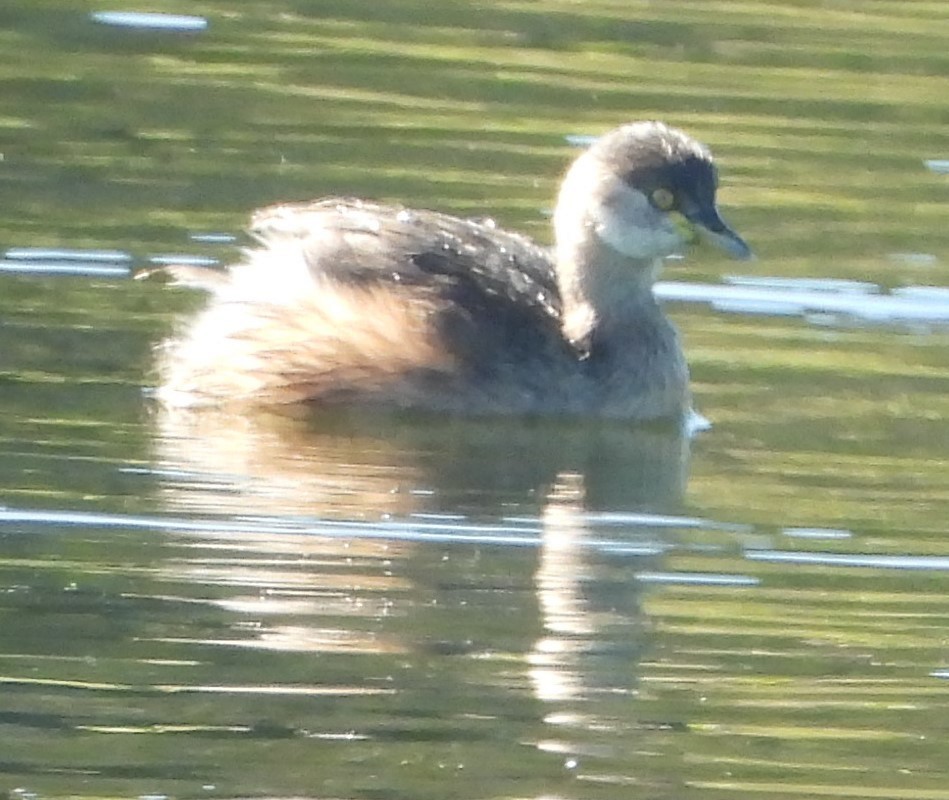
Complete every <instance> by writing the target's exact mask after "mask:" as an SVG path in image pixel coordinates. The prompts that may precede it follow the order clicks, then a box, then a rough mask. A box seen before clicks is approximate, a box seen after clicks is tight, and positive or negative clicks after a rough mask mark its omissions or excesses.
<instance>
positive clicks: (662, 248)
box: [593, 180, 683, 259]
mask: <svg viewBox="0 0 949 800" xmlns="http://www.w3.org/2000/svg"><path fill="white" fill-rule="evenodd" d="M593 219H594V230H595V231H596V234H597V236H599V237H600V239H601V240H602V241H603V242H605V243H606V244H608V245H609V246H610V247H612V248H613V249H614V250H616V251H617V252H620V253H622V254H623V255H625V256H629V257H630V258H636V259H654V258H664V257H665V256H669V255H672V254H673V253H678V252H679V251H680V250H681V248H682V243H683V241H682V237H681V236H680V235H679V231H678V230H677V228H676V226H675V223H673V221H672V220H671V219H669V217H668V215H666V214H664V213H662V212H661V211H659V210H658V209H656V208H654V207H653V205H652V204H651V203H650V202H649V200H648V199H647V198H646V196H645V195H644V194H642V192H637V191H636V190H635V189H631V188H630V187H629V186H627V185H626V184H625V183H623V182H622V181H619V180H614V182H613V186H611V187H610V190H609V191H608V192H607V193H606V194H605V195H604V197H603V200H602V202H601V203H599V204H598V205H597V206H596V207H595V208H594V209H593Z"/></svg>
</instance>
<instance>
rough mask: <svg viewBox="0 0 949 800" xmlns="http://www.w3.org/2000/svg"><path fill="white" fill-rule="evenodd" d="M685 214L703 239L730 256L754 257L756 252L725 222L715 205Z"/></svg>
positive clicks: (742, 258)
mask: <svg viewBox="0 0 949 800" xmlns="http://www.w3.org/2000/svg"><path fill="white" fill-rule="evenodd" d="M684 216H685V218H686V219H687V220H688V221H689V222H691V223H692V225H693V227H694V228H695V230H696V231H697V232H698V233H699V235H700V236H701V237H702V238H703V239H705V240H707V241H709V242H711V243H712V244H714V245H715V246H716V247H719V248H721V249H722V250H724V251H725V252H726V253H728V254H729V255H730V256H733V257H734V258H737V259H740V260H741V261H748V260H749V259H752V258H754V253H753V252H752V251H751V248H750V247H749V246H748V244H747V242H745V240H744V239H742V238H741V237H740V236H739V235H738V234H737V233H735V231H733V230H732V229H731V228H729V227H728V225H726V224H725V220H723V219H722V218H721V216H720V215H719V213H718V209H717V208H715V206H709V207H707V208H696V209H694V210H692V211H688V212H684Z"/></svg>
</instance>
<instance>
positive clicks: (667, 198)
mask: <svg viewBox="0 0 949 800" xmlns="http://www.w3.org/2000/svg"><path fill="white" fill-rule="evenodd" d="M652 204H653V205H654V206H655V207H656V208H658V209H659V210H660V211H671V210H672V209H673V208H674V207H675V204H676V199H675V197H674V196H673V194H672V192H670V191H669V190H668V189H656V190H655V191H653V193H652Z"/></svg>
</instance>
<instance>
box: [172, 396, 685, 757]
mask: <svg viewBox="0 0 949 800" xmlns="http://www.w3.org/2000/svg"><path fill="white" fill-rule="evenodd" d="M156 421H157V432H158V434H157V436H156V442H155V444H156V453H155V461H156V467H157V469H158V471H159V473H160V474H161V475H164V476H165V478H164V479H163V486H162V489H161V491H162V493H163V499H164V503H165V504H166V506H167V507H168V508H169V509H173V510H175V511H176V512H177V513H190V514H207V513H214V514H224V515H228V516H234V517H247V516H253V517H254V518H260V519H266V520H268V521H269V522H270V523H271V524H278V523H281V522H286V523H290V522H292V521H294V520H297V521H299V520H300V519H306V520H320V521H324V522H327V523H331V522H332V521H359V522H362V523H364V524H363V525H362V526H356V527H354V528H353V530H352V533H351V534H348V533H345V531H344V535H339V531H337V532H336V534H335V535H333V536H328V537H324V536H319V535H317V536H312V537H311V536H301V535H296V536H293V537H291V538H288V537H287V536H282V535H275V534H273V533H262V534H261V535H259V536H258V537H256V539H255V547H256V548H258V550H259V551H263V552H265V553H266V551H267V548H268V547H272V548H273V551H272V555H276V554H277V553H279V552H280V551H281V549H283V550H286V549H287V548H290V549H293V548H295V549H296V552H307V551H308V549H309V550H311V551H312V552H313V553H317V554H318V555H319V556H320V559H321V560H322V561H323V562H326V561H327V560H328V559H332V558H333V557H334V555H335V556H336V558H337V559H339V560H340V561H347V562H348V563H351V561H352V559H354V558H357V559H361V563H362V568H361V569H362V574H361V575H360V576H359V578H358V580H354V582H353V585H354V586H355V585H356V584H358V585H359V586H360V587H361V588H360V591H362V592H363V597H362V602H363V605H364V607H365V609H366V613H367V614H371V615H374V616H375V620H376V623H380V621H381V620H382V616H383V614H384V613H385V614H386V615H388V616H389V617H390V618H389V619H388V620H385V621H382V622H381V624H377V625H376V627H375V630H374V632H373V636H372V639H371V642H370V641H361V640H359V641H357V642H356V643H355V644H351V647H355V648H356V649H362V647H366V648H369V649H373V648H378V649H380V650H385V651H387V652H393V651H398V652H410V651H413V650H418V649H419V648H423V649H424V648H425V647H426V642H425V641H424V640H425V638H426V637H429V639H430V641H429V642H428V644H431V643H432V642H436V643H437V645H438V646H441V645H442V644H443V643H444V630H445V627H446V626H445V625H444V621H442V623H440V625H441V627H440V628H439V630H437V631H436V630H435V626H434V623H431V625H432V626H431V627H428V625H429V623H426V622H425V616H424V615H425V614H426V613H428V612H427V611H426V610H425V606H424V604H421V603H412V602H411V601H409V599H408V598H409V597H410V596H412V593H413V592H414V593H416V594H420V593H425V592H428V593H429V596H431V593H432V592H433V591H435V589H433V586H436V585H437V584H438V583H439V582H440V581H443V582H444V584H445V585H447V584H453V585H455V586H458V585H461V584H463V585H465V586H469V587H470V586H482V585H484V584H485V583H486V581H487V580H488V579H487V578H485V576H484V575H481V574H465V575H459V574H458V573H457V570H459V569H469V570H473V571H475V572H477V570H478V569H479V566H480V567H481V568H483V564H484V562H483V561H482V560H480V559H471V560H465V559H454V560H453V561H452V563H440V561H439V559H438V558H437V557H434V556H433V554H432V553H431V552H426V550H428V551H430V550H431V549H432V546H431V545H430V544H429V543H430V542H431V539H423V538H419V539H417V540H416V539H413V538H412V537H411V536H404V537H401V536H400V537H394V538H392V539H388V538H387V536H386V534H385V529H384V526H385V525H386V524H390V523H391V522H392V521H400V520H401V521H404V522H406V523H408V524H406V525H405V526H404V527H403V528H399V530H401V531H406V530H411V528H412V524H413V523H414V522H419V523H422V522H425V521H432V520H435V521H440V523H442V524H441V527H440V528H439V530H442V531H443V532H444V533H445V538H444V539H443V540H442V541H440V542H439V543H438V544H437V545H435V546H434V547H435V548H436V549H437V548H438V547H442V548H444V547H450V546H451V545H452V543H453V539H452V525H455V524H457V530H458V532H459V534H464V533H465V532H466V530H472V529H477V530H478V531H479V532H480V533H483V534H484V535H485V536H487V537H488V541H489V542H490V536H491V532H492V530H493V529H495V528H496V530H497V531H498V534H499V541H498V543H499V545H503V538H502V537H503V536H504V535H505V534H506V532H509V531H510V530H511V528H512V526H513V527H515V528H516V527H517V526H518V525H522V526H523V530H524V531H525V532H526V533H527V534H529V535H533V536H535V537H536V542H535V544H536V545H537V552H538V555H537V557H536V559H535V560H534V561H533V562H531V560H530V559H529V558H522V559H517V560H508V561H506V562H505V568H506V569H507V568H510V567H509V565H510V564H515V565H520V564H525V565H530V564H531V563H533V576H531V575H529V574H526V573H525V574H524V575H523V576H516V577H517V578H520V579H521V580H520V581H518V583H519V584H523V585H533V587H534V594H535V598H536V609H537V611H536V613H538V614H539V619H536V620H534V623H533V624H532V625H531V627H530V629H529V630H523V631H511V632H508V633H509V635H510V637H511V639H512V640H513V641H517V642H519V643H520V644H519V645H518V646H519V647H520V648H521V652H520V653H519V655H520V656H521V657H523V658H524V659H525V662H526V673H525V674H524V679H525V680H526V681H527V682H528V685H529V686H530V687H532V692H533V694H534V697H535V698H536V699H537V700H538V701H539V702H541V704H542V706H543V711H542V713H541V716H540V718H539V719H538V720H537V723H538V728H537V730H535V732H534V733H535V734H536V741H537V742H538V745H539V746H540V747H541V748H542V749H544V750H550V751H555V752H557V753H563V754H565V755H566V754H568V753H569V754H574V755H576V756H577V757H582V756H584V755H586V756H594V757H606V758H609V754H610V752H611V751H612V750H613V749H614V748H615V747H616V746H617V745H616V743H615V741H614V739H615V737H616V735H617V733H620V732H621V731H622V730H626V731H627V732H634V731H635V730H636V728H637V725H638V724H639V723H638V720H637V719H636V713H635V695H636V689H637V674H638V668H637V665H638V663H639V661H640V659H641V657H642V653H643V651H644V649H645V648H646V647H648V638H649V624H648V620H647V619H646V618H645V616H644V614H643V611H642V607H641V597H640V591H639V585H638V583H637V581H636V580H635V574H636V572H637V571H639V570H642V569H644V568H647V567H654V566H655V562H656V560H657V559H659V558H661V557H662V556H661V554H662V550H663V544H664V539H663V536H664V535H665V533H664V530H663V529H660V528H655V527H652V526H651V525H649V522H648V520H649V518H650V516H649V515H656V514H659V515H661V514H675V513H677V512H678V511H679V510H680V503H681V499H682V495H683V489H684V485H685V480H686V474H687V464H688V440H687V438H686V437H685V436H683V435H680V433H679V432H678V431H676V430H667V429H658V428H656V429H636V428H633V427H631V426H628V425H625V424H615V423H604V422H587V421H564V420H556V421H552V420H540V419H529V420H524V419H492V420H484V419H480V420H459V419H447V418H439V417H406V416H402V415H391V414H390V415H368V414H356V413H346V412H333V413H324V414H321V415H319V416H318V417H311V418H309V419H306V420H303V419H293V418H287V417H280V416H261V415H255V416H235V415H231V414H223V413H215V412H201V413H197V414H194V413H188V414H180V413H174V412H168V411H161V412H157V417H156ZM637 515H642V516H641V517H637ZM376 526H378V528H377V527H376ZM466 526H467V527H466ZM421 527H424V526H421ZM316 530H317V531H318V530H319V529H318V528H317V529H316ZM361 531H362V532H369V531H373V535H371V536H366V535H361ZM222 536H223V537H226V534H222ZM457 541H458V542H464V541H465V539H464V536H463V535H459V538H458V539H457ZM480 541H481V542H484V540H483V539H482V540H480ZM373 563H377V564H378V565H380V566H379V569H378V570H377V571H376V573H377V574H376V580H377V581H378V582H379V586H380V587H381V589H380V591H381V594H384V595H386V597H387V598H389V599H390V601H391V598H392V597H393V596H394V597H396V600H395V602H394V604H393V603H392V602H389V603H388V604H387V606H388V607H387V609H386V610H385V611H383V609H382V604H379V605H374V604H373V603H368V604H366V603H365V602H364V601H365V596H364V590H365V587H366V586H367V585H371V581H369V582H368V583H367V578H368V577H369V575H368V573H369V572H372V569H373V568H372V564H373ZM462 563H464V564H465V565H466V566H461V564H462ZM413 564H414V565H413ZM381 565H385V566H381ZM393 565H395V566H393ZM245 568H247V569H249V568H252V565H251V564H250V563H248V564H247V565H246V566H245ZM528 568H530V567H529V566H528ZM443 570H448V571H449V572H444V571H443ZM439 572H440V573H441V576H440V577H439V576H438V575H437V573H439ZM327 574H328V573H326V572H324V573H323V574H322V575H317V574H315V573H310V574H308V575H306V577H307V579H310V580H314V581H317V582H319V581H326V580H327ZM449 574H450V577H449ZM301 577H304V576H302V575H299V574H298V575H297V579H300V578H301ZM338 577H339V576H338V575H337V578H338ZM242 582H243V583H246V576H245V580H244V581H242ZM304 588H305V587H302V586H297V587H295V589H296V590H297V597H298V598H299V590H302V589H304ZM309 588H310V589H311V590H319V589H323V590H325V589H326V586H325V585H324V586H311V587H309ZM334 588H335V589H336V590H340V591H342V586H341V584H340V583H339V582H338V581H337V583H336V584H335V586H334ZM353 592H355V590H353ZM331 596H332V593H326V592H325V591H324V592H323V593H322V595H321V597H322V600H321V601H320V602H324V603H325V602H329V600H328V598H329V597H331ZM400 596H401V597H403V598H404V599H405V609H408V610H407V611H406V610H405V609H399V608H397V607H396V608H393V607H392V606H393V605H395V606H398V605H399V600H398V597H400ZM482 597H483V595H482ZM337 599H338V597H337ZM350 599H352V598H350ZM314 602H316V601H314ZM484 602H488V603H492V602H493V603H496V604H497V610H496V611H495V612H491V613H492V614H493V615H494V616H495V617H497V618H501V619H503V618H504V617H505V612H504V611H502V610H501V609H502V608H504V607H505V604H507V603H510V598H504V597H496V598H494V599H488V600H485V601H484ZM337 605H340V606H341V605H342V604H341V603H337ZM350 605H351V606H353V605H355V604H354V603H351V604H350ZM446 605H450V604H448V603H443V604H442V608H443V609H444V607H445V606H446ZM324 610H325V611H327V612H331V611H332V609H324ZM443 613H444V612H443ZM463 613H471V612H470V611H469V612H463ZM405 614H409V615H417V614H421V615H422V620H421V621H419V620H418V619H416V621H415V624H413V625H411V626H410V625H407V624H399V623H398V622H397V619H398V618H399V617H400V616H403V615H405ZM517 617H518V619H519V620H521V623H520V624H523V619H524V616H523V615H517ZM296 623H297V624H296V627H295V628H294V633H293V634H292V635H283V636H281V635H280V632H279V631H278V632H273V631H271V635H272V641H274V640H275V641H277V642H283V643H284V645H285V646H287V647H291V646H293V645H292V641H294V640H296V641H301V637H302V641H304V642H309V645H310V646H311V647H312V648H313V649H317V650H321V649H325V648H328V647H334V648H337V647H339V636H340V635H342V634H341V632H340V631H339V624H338V620H336V628H335V633H334V636H336V637H337V638H336V639H335V640H334V641H333V642H331V641H329V640H328V639H327V640H326V641H324V639H326V637H320V636H314V634H313V632H309V633H307V632H302V633H301V632H300V630H299V620H297V621H296ZM511 624H514V623H513V622H512V623H511ZM466 626H467V623H466V622H465V621H464V620H461V621H458V620H456V623H455V627H456V628H458V629H460V628H462V627H466ZM357 627H358V626H357ZM538 630H541V631H542V632H541V633H540V634H539V635H538V633H537V631H538ZM410 631H411V633H409V632H410ZM353 635H354V636H355V635H356V632H355V631H354V632H353ZM457 635H458V636H459V637H461V638H462V639H463V640H464V641H467V640H466V639H464V637H465V636H467V635H469V632H467V631H462V632H461V633H459V634H457ZM294 637H296V639H294ZM464 650H465V648H464V646H461V647H454V648H452V649H450V650H449V651H448V652H452V653H454V654H455V655H457V654H458V653H459V652H461V653H463V652H464ZM449 691H450V689H449ZM625 746H628V743H627V745H625ZM594 760H595V759H594Z"/></svg>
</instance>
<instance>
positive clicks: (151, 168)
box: [0, 0, 949, 800]
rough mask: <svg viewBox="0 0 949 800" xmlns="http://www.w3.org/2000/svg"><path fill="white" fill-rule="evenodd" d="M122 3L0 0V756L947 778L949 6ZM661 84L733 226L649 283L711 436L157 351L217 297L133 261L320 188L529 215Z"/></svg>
mask: <svg viewBox="0 0 949 800" xmlns="http://www.w3.org/2000/svg"><path fill="white" fill-rule="evenodd" d="M106 10H112V11H115V10H123V9H121V8H120V7H117V6H112V7H111V8H110V7H107V6H105V5H103V6H94V5H91V4H89V3H85V2H71V3H70V2H65V0H58V1H53V0H48V1H47V0H6V1H5V3H4V4H3V6H2V8H0V209H2V212H0V248H2V251H3V252H4V253H5V257H4V258H3V259H2V260H0V270H2V271H0V789H2V790H6V791H7V792H8V793H10V795H11V796H13V797H18V798H30V797H33V796H39V797H42V798H46V797H63V798H65V797H83V798H98V797H103V798H105V797H108V798H117V797H122V798H125V797H150V798H160V797H165V796H168V797H180V798H189V797H208V798H216V797H313V798H365V799H375V798H407V799H408V798H411V800H426V798H432V800H435V799H436V798H437V799H438V800H445V798H489V797H490V798H502V797H508V798H524V797H537V798H623V799H624V800H628V799H629V798H631V797H632V798H639V797H642V798H658V797H661V798H681V797H685V796H701V797H710V798H726V797H727V798H735V797H754V798H759V797H760V798H791V797H794V798H800V797H861V798H863V797H873V798H922V799H925V800H931V799H932V798H949V788H947V787H949V744H947V740H949V682H947V680H949V531H947V523H946V520H947V517H949V455H947V454H949V430H947V425H946V420H947V418H949V350H947V345H949V335H947V328H946V320H947V319H949V296H947V295H949V292H947V289H946V288H944V287H949V266H947V254H949V225H946V209H947V206H946V202H947V199H949V184H947V180H949V177H947V174H946V173H947V171H949V126H947V123H949V103H947V97H949V80H947V78H949V55H947V49H946V42H947V41H949V5H946V4H945V3H942V2H913V1H910V0H903V1H902V2H895V1H894V2H886V1H885V0H876V1H875V2H857V0H837V1H836V2H817V1H816V0H809V1H805V0H797V1H796V2H794V1H788V2H751V0H748V1H747V2H732V3H725V2H716V1H713V0H709V2H704V1H703V0H691V2H685V1H684V0H681V1H679V2H675V1H673V0H670V1H669V2H661V3H659V2H633V1H632V0H625V1H624V2H607V1H606V0H604V1H603V2H585V3H576V2H567V1H566V0H563V1H557V0H551V2H543V3H540V2H526V1H525V2H482V3H478V4H468V3H460V2H445V3H413V2H405V1H404V0H395V1H394V2H385V3H380V2H361V1H359V0H357V1H356V2H345V3H343V2H320V1H319V0H274V1H273V2H236V0H230V1H229V2H223V1H222V2H191V3H176V2H166V3H160V4H153V6H152V7H151V8H149V9H143V8H138V7H137V8H135V9H134V10H137V11H138V10H156V11H164V12H173V13H183V14H191V15H200V16H201V17H203V18H204V19H205V20H207V23H208V24H207V27H206V29H204V30H201V31H197V32H193V33H181V32H172V31H164V32H157V31H143V30H140V29H126V28H117V27H115V26H110V25H105V24H102V23H100V22H96V21H95V20H94V19H93V17H92V16H91V14H92V13H93V12H98V11H106ZM640 118H662V119H664V120H665V121H667V122H669V123H672V124H675V125H678V126H681V127H683V128H686V129H687V130H689V131H690V132H692V133H693V134H695V135H696V136H697V137H698V138H700V139H702V140H704V141H706V142H708V143H709V144H710V145H711V146H712V148H713V150H714V151H715V153H716V155H717V156H718V159H719V162H720V165H721V171H722V179H723V188H722V193H721V200H722V204H723V206H724V207H725V210H726V212H727V214H728V217H729V219H730V221H731V222H732V223H733V224H734V225H735V227H736V228H737V229H738V230H740V231H741V232H742V233H743V234H744V235H745V236H746V238H747V239H748V240H749V241H750V242H751V243H752V244H753V246H754V247H755V249H756V251H757V254H758V261H756V262H754V263H752V264H751V265H736V264H735V263H733V262H728V261H727V260H724V259H722V258H719V257H718V256H717V255H716V254H714V253H711V252H708V251H703V252H698V253H695V254H694V255H692V256H691V257H690V258H689V259H687V260H686V261H682V262H674V263H672V264H670V268H669V270H668V271H667V275H666V277H667V279H668V283H666V284H665V285H664V286H663V287H661V289H660V291H661V292H662V293H663V296H664V297H667V298H669V309H670V313H671V314H672V315H673V316H674V317H675V319H676V321H677V323H678V324H679V326H680V328H681V330H682V332H683V336H684V339H685V342H686V349H687V352H688V356H689V360H690V364H691V367H692V370H693V376H694V389H695V395H696V404H697V406H698V408H699V409H700V411H701V412H702V413H703V414H704V415H705V416H707V417H708V418H709V419H710V420H711V422H712V425H713V427H712V429H711V430H710V431H707V432H705V433H703V434H701V435H700V436H699V437H698V438H696V439H695V440H694V441H692V442H691V443H688V442H683V441H681V440H680V439H678V438H677V437H674V436H669V435H668V434H666V433H663V432H661V431H636V430H631V429H629V427H628V426H624V425H616V424H603V423H595V422H591V421H583V420H580V421H573V422H565V421H561V422H550V421H547V422H540V421H531V420H481V421H460V420H449V419H440V418H430V417H429V418H426V417H412V418H363V417H359V416H357V415H352V414H346V413H334V414H321V415H317V416H316V417H313V418H310V419H305V420H300V419H288V418H282V417H269V416H265V415H256V416H253V417H251V416H243V417H234V416H226V415H217V414H208V415H202V416H201V417H200V418H197V419H194V418H182V417H178V416H175V415H169V414H167V413H164V412H162V411H160V410H159V409H157V408H155V407H154V406H153V405H152V404H151V403H150V401H149V400H148V398H147V393H145V392H143V387H145V388H147V387H148V386H149V385H150V382H151V381H153V376H152V374H151V371H150V362H151V348H152V346H153V345H154V344H155V343H156V342H157V341H159V340H160V339H161V338H162V336H164V335H166V334H167V333H168V332H169V331H170V330H172V327H173V325H174V320H175V319H176V318H177V316H178V315H180V314H182V313H184V312H185V311H186V310H187V309H189V308H193V307H194V306H195V299H194V298H192V297H191V296H189V295H188V294H187V293H184V292H181V291H180V290H174V289H171V288H168V287H166V286H163V285H161V284H160V283H156V282H148V281H145V282H141V281H132V280H129V279H128V276H129V275H130V274H131V272H133V271H135V270H138V269H141V268H145V267H147V266H149V265H150V264H153V263H156V259H157V260H158V262H159V263H160V260H161V259H162V258H164V257H173V258H178V259H180V257H181V256H182V255H188V256H191V257H195V258H204V259H222V260H224V261H226V260H227V259H229V258H233V257H234V254H235V248H236V246H237V245H239V244H240V243H242V242H243V241H244V240H243V239H242V238H240V236H239V232H240V229H241V227H242V225H243V223H244V220H245V218H246V215H247V213H248V211H249V210H250V209H251V208H253V207H255V206H260V205H265V204H267V203H270V202H273V201H276V200H285V199H305V198H308V197H313V196H319V195H323V194H349V195H365V196H372V197H376V198H381V199H387V200H398V201H402V202H405V203H407V204H410V205H421V206H425V207H436V208H439V209H444V210H448V211H453V212H456V213H460V214H474V215H479V216H483V215H490V216H492V217H494V218H496V219H497V220H498V221H499V222H501V223H502V224H504V225H506V226H509V227H512V228H516V229H520V230H523V231H526V232H529V233H531V234H533V235H536V236H537V237H538V238H541V239H545V240H546V239H547V237H548V234H547V226H548V217H547V211H548V210H549V207H550V204H551V202H552V197H553V194H554V192H555V189H556V183H557V180H558V177H559V175H560V174H561V172H562V170H563V168H564V165H565V164H566V163H567V162H568V161H569V159H570V158H571V156H572V155H574V154H575V152H576V151H575V150H574V149H572V148H571V146H570V144H569V141H568V139H569V137H571V136H583V135H596V134H598V133H601V132H603V131H604V130H606V129H608V128H610V127H612V126H614V125H616V124H618V123H620V122H623V121H627V120H630V119H640ZM209 235H210V236H209ZM235 236H236V237H237V240H236V241H233V240H231V237H235ZM24 248H46V249H52V250H64V251H66V252H58V253H57V252H52V253H49V252H48V253H45V254H43V253H38V252H37V251H36V250H24ZM102 251H114V252H112V254H111V255H109V254H108V253H105V254H103V252H102ZM738 269H741V270H743V272H742V274H740V275H739V274H738V272H737V270H738Z"/></svg>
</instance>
